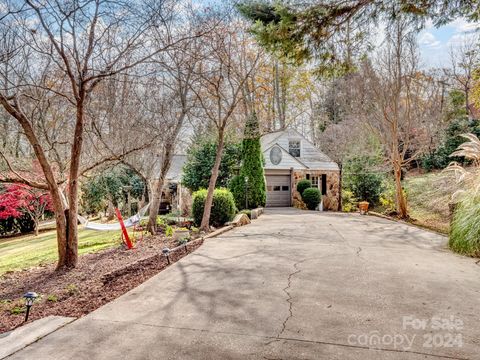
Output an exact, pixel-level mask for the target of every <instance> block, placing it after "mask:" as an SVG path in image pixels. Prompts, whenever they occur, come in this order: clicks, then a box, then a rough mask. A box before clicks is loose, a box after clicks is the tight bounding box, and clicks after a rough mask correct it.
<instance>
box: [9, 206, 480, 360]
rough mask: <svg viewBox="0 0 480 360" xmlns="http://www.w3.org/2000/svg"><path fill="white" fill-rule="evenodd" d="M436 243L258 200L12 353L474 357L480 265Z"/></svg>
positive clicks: (383, 223) (411, 231) (375, 222)
mask: <svg viewBox="0 0 480 360" xmlns="http://www.w3.org/2000/svg"><path fill="white" fill-rule="evenodd" d="M445 242H446V238H444V237H442V236H439V235H436V234H433V233H430V232H427V231H423V230H419V229H416V228H413V227H411V226H407V225H403V224H399V223H395V222H390V221H388V220H384V219H379V218H374V217H363V216H359V215H345V214H332V213H316V212H305V211H299V210H294V209H276V210H272V209H268V210H267V212H266V214H265V215H264V216H262V217H261V218H260V219H258V220H256V221H254V223H253V224H251V225H249V226H246V227H242V228H238V229H235V230H233V231H231V232H228V233H226V234H224V235H222V236H221V237H219V238H216V239H210V240H208V241H206V242H205V244H204V245H203V246H202V247H201V248H200V249H199V250H197V251H196V252H195V253H194V254H191V255H189V256H187V257H185V258H184V259H182V260H181V261H179V262H178V263H176V264H174V265H173V266H171V267H169V268H168V269H166V270H165V271H163V272H162V273H160V274H159V275H157V276H155V277H154V278H152V279H150V280H149V281H147V282H146V283H144V284H143V285H141V286H140V287H138V288H136V289H134V290H132V291H130V292H129V293H127V294H126V295H124V296H122V297H120V298H118V299H117V300H115V301H113V302H112V303H110V304H108V305H106V306H103V307H102V308H100V309H98V310H97V311H95V312H93V313H91V314H90V315H88V316H86V317H84V318H81V319H79V320H77V321H75V322H73V323H72V324H69V325H67V326H65V327H64V328H62V329H60V330H58V331H56V332H54V333H52V334H50V335H49V336H47V337H45V338H43V339H41V340H40V341H38V342H37V343H34V344H32V345H30V346H29V347H27V348H26V349H24V350H23V351H21V352H19V353H17V354H16V355H15V356H13V358H14V359H33V358H36V359H52V358H56V359H94V358H97V359H117V358H121V359H135V358H136V359H160V358H161V359H167V358H168V359H233V358H235V359H258V358H260V359H263V358H265V359H425V358H427V359H428V358H468V359H473V358H478V350H479V349H480V321H479V320H480V318H479V312H478V309H479V308H480V300H479V299H480V296H479V295H480V281H479V278H480V266H478V265H476V264H475V261H474V260H472V259H469V258H463V257H460V256H457V255H454V254H452V253H450V252H448V250H446V249H445V248H444V246H445ZM432 319H433V321H432ZM439 320H443V321H444V322H443V323H441V322H440V321H439ZM439 324H446V325H451V326H450V328H449V329H437V328H436V327H435V326H437V325H439ZM432 326H433V328H432ZM372 348H374V349H372Z"/></svg>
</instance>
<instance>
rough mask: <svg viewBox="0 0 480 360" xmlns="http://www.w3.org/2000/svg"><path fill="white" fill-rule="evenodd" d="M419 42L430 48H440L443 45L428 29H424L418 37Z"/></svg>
mask: <svg viewBox="0 0 480 360" xmlns="http://www.w3.org/2000/svg"><path fill="white" fill-rule="evenodd" d="M418 43H419V44H420V45H422V46H425V47H429V48H438V47H439V46H440V45H441V42H440V41H439V40H437V38H436V37H435V35H433V34H432V33H431V32H428V31H423V32H422V33H421V34H420V36H419V37H418Z"/></svg>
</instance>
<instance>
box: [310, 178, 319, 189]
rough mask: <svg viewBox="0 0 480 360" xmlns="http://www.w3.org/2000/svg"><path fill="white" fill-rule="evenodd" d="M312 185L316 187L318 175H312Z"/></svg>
mask: <svg viewBox="0 0 480 360" xmlns="http://www.w3.org/2000/svg"><path fill="white" fill-rule="evenodd" d="M311 181H312V187H316V188H318V176H312V180H311Z"/></svg>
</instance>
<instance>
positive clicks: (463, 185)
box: [446, 134, 480, 256]
mask: <svg viewBox="0 0 480 360" xmlns="http://www.w3.org/2000/svg"><path fill="white" fill-rule="evenodd" d="M462 137H464V138H466V139H467V140H468V141H466V142H464V143H463V144H461V145H460V146H459V147H458V148H457V150H456V151H455V152H453V153H452V154H451V156H462V157H465V158H466V159H467V160H470V161H471V162H472V165H473V166H472V167H471V168H470V169H469V170H468V171H467V170H466V169H465V168H463V167H462V166H460V165H459V164H458V163H455V162H454V163H451V164H450V165H449V166H448V167H447V168H446V170H447V171H453V172H454V173H455V175H456V178H457V183H458V185H459V187H460V189H459V190H457V191H456V192H455V193H454V194H453V195H452V202H453V203H454V204H455V210H454V213H453V217H452V222H451V226H450V238H449V243H448V244H449V246H450V248H451V249H452V250H453V251H455V252H458V253H460V254H464V255H470V256H480V221H479V219H480V192H479V189H480V174H479V173H480V171H479V165H480V140H479V139H478V137H477V136H475V135H474V134H465V135H462Z"/></svg>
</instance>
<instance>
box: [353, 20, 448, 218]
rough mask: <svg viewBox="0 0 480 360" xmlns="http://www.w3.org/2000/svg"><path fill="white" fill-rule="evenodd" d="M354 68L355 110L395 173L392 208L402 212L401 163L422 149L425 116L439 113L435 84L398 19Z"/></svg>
mask: <svg viewBox="0 0 480 360" xmlns="http://www.w3.org/2000/svg"><path fill="white" fill-rule="evenodd" d="M360 74H361V75H360V76H359V77H357V93H356V94H354V97H355V99H356V101H357V103H356V105H357V108H358V109H359V110H360V114H359V115H361V117H362V119H363V121H364V123H365V124H367V125H368V126H369V128H370V130H371V131H374V132H375V133H376V134H377V135H378V137H379V139H380V141H381V143H382V145H383V147H384V151H385V154H386V156H387V159H388V162H389V164H390V165H391V168H392V172H393V174H394V179H395V193H396V205H397V213H398V216H399V217H401V218H406V217H407V216H408V210H407V201H406V197H405V194H404V191H403V188H402V182H401V180H402V169H403V168H404V167H405V166H407V165H408V164H409V163H410V162H412V161H413V160H415V159H416V158H417V157H418V156H419V155H420V154H421V153H422V151H423V145H424V143H426V142H425V141H423V140H422V139H424V136H423V135H424V134H423V132H424V131H425V129H426V125H427V124H428V122H430V121H433V120H436V119H438V118H440V112H439V111H438V109H439V108H440V105H439V104H440V99H441V87H440V86H438V85H439V84H437V83H436V82H435V81H434V80H432V78H431V77H429V76H427V75H426V74H424V73H422V72H420V71H419V70H418V53H417V46H416V42H415V37H414V34H413V32H412V31H411V28H410V27H409V24H408V22H406V21H404V20H399V21H397V22H395V23H394V24H393V25H392V27H391V28H390V29H389V31H388V33H387V39H386V43H385V45H384V47H383V49H382V50H381V52H380V53H379V55H378V57H377V59H376V62H375V63H374V64H372V63H370V62H365V63H364V64H363V66H362V69H361V72H360Z"/></svg>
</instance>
